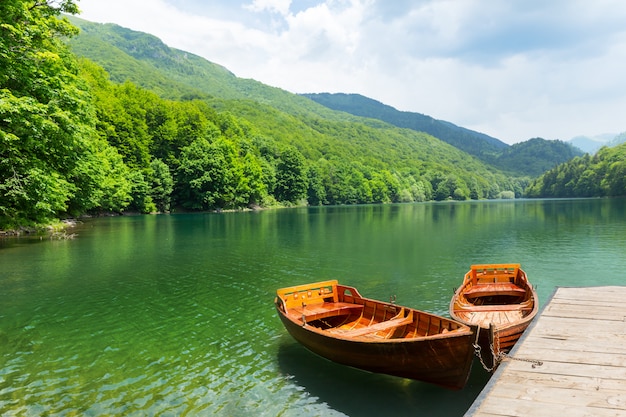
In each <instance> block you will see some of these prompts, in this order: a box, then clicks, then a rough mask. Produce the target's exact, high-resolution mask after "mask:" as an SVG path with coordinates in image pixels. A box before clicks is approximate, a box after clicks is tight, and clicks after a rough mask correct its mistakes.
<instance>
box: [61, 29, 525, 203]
mask: <svg viewBox="0 0 626 417" xmlns="http://www.w3.org/2000/svg"><path fill="white" fill-rule="evenodd" d="M73 21H74V22H75V23H76V24H77V25H78V26H79V27H80V28H81V34H80V35H79V36H78V37H76V38H75V39H73V40H72V41H71V43H70V45H71V47H72V49H73V51H74V52H75V53H76V54H77V55H79V56H84V57H87V58H89V59H90V60H92V61H94V62H96V63H98V64H99V65H101V66H102V67H103V68H105V69H106V70H107V72H108V73H109V74H110V76H111V79H112V80H115V81H117V82H122V81H126V80H128V81H131V82H133V83H135V84H137V85H140V86H142V87H144V88H147V89H149V90H151V91H154V92H156V93H157V94H159V95H161V96H162V97H168V98H179V99H184V98H185V97H186V94H189V92H188V90H187V89H195V90H194V97H199V98H205V101H206V102H208V103H209V104H210V105H211V106H212V107H214V108H215V109H217V110H218V111H220V112H224V111H228V112H229V113H231V114H233V115H235V116H236V117H241V118H243V119H244V120H246V121H247V122H249V123H250V125H251V126H252V127H253V128H254V130H255V131H256V133H257V134H258V135H260V136H264V137H266V138H270V139H271V140H274V141H277V142H279V143H286V144H289V145H292V146H294V147H296V148H297V149H298V151H300V152H301V153H302V154H303V155H304V156H305V158H306V159H307V161H309V162H311V163H317V162H318V161H319V160H320V159H324V160H329V159H331V160H332V159H337V160H339V161H341V165H346V164H351V165H355V166H359V168H357V170H359V171H368V170H371V169H372V168H373V169H375V170H384V169H387V170H393V171H394V172H396V173H398V172H400V171H403V172H415V173H416V174H417V175H420V176H421V175H424V174H426V173H428V174H429V175H430V176H431V177H437V176H445V175H447V174H455V175H457V176H459V177H460V179H461V181H462V183H463V184H462V188H465V189H466V190H469V185H468V183H469V184H474V186H475V187H476V184H479V186H480V189H476V190H474V195H475V196H477V197H478V198H489V197H495V196H497V195H498V194H499V193H500V192H501V191H516V192H517V193H518V194H520V193H521V187H522V185H523V184H520V183H519V182H518V181H517V180H514V179H512V178H509V177H508V176H506V175H504V174H499V173H497V170H494V169H491V168H488V167H486V166H484V164H481V163H480V162H478V161H477V160H475V159H474V158H472V157H470V156H468V155H467V154H466V153H464V152H460V151H459V150H458V149H455V148H453V147H450V146H448V145H447V144H445V143H443V142H441V141H439V140H436V139H434V138H432V137H430V136H429V135H425V134H423V133H416V132H413V131H410V130H407V129H397V128H396V127H394V126H392V125H390V124H386V123H383V122H380V121H376V120H372V119H367V118H360V117H355V116H353V115H349V114H345V113H342V112H336V111H331V110H329V109H328V108H326V107H324V106H321V105H318V104H316V103H314V102H312V101H311V100H308V99H307V98H305V97H301V96H298V95H295V94H291V93H289V92H287V91H284V90H281V89H278V88H274V87H269V86H266V85H264V84H262V83H259V82H257V81H254V80H248V79H241V78H238V77H236V76H234V75H233V74H232V73H230V72H229V71H227V70H226V69H224V68H223V67H221V66H219V65H216V64H214V63H211V62H209V61H207V60H204V59H202V58H200V57H197V56H195V55H193V54H190V53H187V52H183V51H179V50H176V49H174V48H169V47H167V46H165V45H164V44H163V43H162V42H161V41H160V40H159V39H157V38H156V37H154V36H151V35H147V34H143V33H139V32H135V31H132V30H129V29H125V28H121V27H119V26H117V25H111V24H106V25H102V24H94V23H91V22H86V21H81V20H78V19H75V20H73ZM118 56H123V57H124V58H123V60H122V59H113V58H111V57H118ZM126 61H130V62H134V64H133V65H134V67H138V66H139V65H140V64H141V65H142V67H141V70H140V71H137V70H135V71H127V70H125V68H127V67H128V65H123V66H121V65H120V62H126ZM164 78H166V79H169V80H171V83H170V84H169V88H165V87H164V86H165V85H166V84H164V83H163V82H162V80H163V79H164ZM346 169H347V168H346ZM353 169H354V167H351V168H350V169H347V170H348V171H352V170H353ZM362 173H363V174H364V175H366V176H368V175H371V174H370V173H368V172H362ZM411 181H412V180H411ZM435 183H437V180H435ZM488 184H493V185H488ZM427 188H429V187H427ZM491 188H493V190H492V191H488V189H491ZM426 197H429V196H428V195H426ZM447 197H449V196H447ZM467 197H468V198H469V197H470V194H469V191H468V192H467ZM430 198H432V196H430ZM333 202H340V201H335V200H333Z"/></svg>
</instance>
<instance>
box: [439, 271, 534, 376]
mask: <svg viewBox="0 0 626 417" xmlns="http://www.w3.org/2000/svg"><path fill="white" fill-rule="evenodd" d="M477 270H479V271H480V270H482V271H490V273H491V274H492V275H493V276H488V277H487V278H488V280H490V281H491V280H493V282H489V283H487V284H485V283H484V282H483V283H482V284H485V287H484V289H479V288H481V282H480V280H479V279H477V278H476V275H477V273H476V271H477ZM502 270H506V271H511V270H513V271H514V272H513V273H508V275H509V278H508V279H509V281H507V280H506V279H504V278H503V277H502V276H504V275H506V274H500V272H499V271H502ZM479 275H480V274H479ZM499 275H502V276H499ZM480 279H484V278H483V277H480ZM509 284H513V285H509ZM499 288H500V290H499ZM472 291H473V292H474V293H475V294H478V295H477V296H476V297H474V298H472V297H470V296H469V294H470V293H471V292H472ZM498 291H500V292H498ZM494 300H496V301H494ZM483 303H487V304H483ZM489 303H491V304H489ZM538 307H539V302H538V298H537V293H536V291H535V290H534V288H533V287H532V285H531V284H530V283H529V282H528V279H527V277H526V273H525V272H524V271H523V270H521V269H520V268H519V265H518V264H493V265H472V267H471V269H470V271H469V272H468V273H467V274H466V275H465V277H464V280H463V284H462V285H461V287H459V288H458V289H457V290H456V291H455V294H454V296H453V297H452V300H451V301H450V316H451V317H452V318H453V319H454V320H457V321H459V322H461V323H464V324H466V325H468V326H476V328H477V332H478V345H479V346H480V353H481V359H482V361H483V363H484V364H485V365H486V366H487V367H489V368H493V367H494V366H495V365H497V362H498V357H499V356H501V354H504V353H507V352H508V351H510V350H511V348H513V346H514V345H515V343H516V342H517V341H518V339H519V338H520V337H521V336H522V334H523V333H524V331H525V330H526V328H527V327H528V326H529V325H530V323H531V322H532V320H533V319H534V318H535V316H536V315H537V312H538Z"/></svg>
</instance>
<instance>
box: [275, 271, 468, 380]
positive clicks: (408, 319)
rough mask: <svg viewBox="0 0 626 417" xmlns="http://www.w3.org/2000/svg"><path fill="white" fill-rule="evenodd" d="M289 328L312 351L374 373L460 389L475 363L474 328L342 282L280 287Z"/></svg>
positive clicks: (278, 307) (282, 315)
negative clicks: (364, 294)
mask: <svg viewBox="0 0 626 417" xmlns="http://www.w3.org/2000/svg"><path fill="white" fill-rule="evenodd" d="M276 295H277V296H276V299H275V300H274V303H275V305H276V310H277V311H278V316H279V317H280V319H281V320H282V322H283V324H284V326H285V328H286V329H287V331H288V332H289V333H290V334H291V336H293V338H294V339H296V340H297V341H298V342H300V343H301V344H302V345H304V346H305V347H306V348H308V349H309V350H311V351H312V352H314V353H316V354H318V355H320V356H322V357H324V358H326V359H329V360H331V361H334V362H337V363H340V364H343V365H348V366H352V367H354V368H359V369H363V370H366V371H370V372H377V373H383V374H388V375H394V376H398V377H403V378H410V379H415V380H419V381H425V382H429V383H433V384H437V385H440V386H444V387H446V388H451V389H460V388H463V386H464V385H465V383H466V382H467V378H468V376H469V372H470V369H471V365H472V359H473V353H474V349H473V346H472V343H473V342H474V333H473V331H472V329H471V328H470V327H469V326H466V325H464V324H461V323H458V322H455V321H453V320H450V319H447V318H444V317H440V316H436V315H434V314H430V313H426V312H423V311H419V310H415V309H412V308H408V307H402V306H399V305H396V304H395V303H391V302H390V303H386V302H382V301H376V300H371V299H368V298H364V297H362V296H361V295H360V294H359V292H358V291H357V290H356V288H353V287H348V286H345V285H340V284H339V283H338V282H337V281H336V280H331V281H325V282H318V283H313V284H307V285H299V286H295V287H288V288H282V289H279V290H277V291H276Z"/></svg>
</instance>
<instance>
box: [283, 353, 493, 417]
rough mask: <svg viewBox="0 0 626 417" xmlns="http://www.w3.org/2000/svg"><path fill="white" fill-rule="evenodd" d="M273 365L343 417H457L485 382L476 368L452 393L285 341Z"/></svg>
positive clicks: (309, 394)
mask: <svg viewBox="0 0 626 417" xmlns="http://www.w3.org/2000/svg"><path fill="white" fill-rule="evenodd" d="M278 364H279V366H280V370H281V372H283V373H284V374H285V375H287V376H289V377H291V378H292V379H291V381H292V383H294V384H296V385H298V386H301V387H302V388H303V389H304V390H305V392H306V393H307V396H312V397H314V398H317V402H318V403H319V404H321V405H324V404H327V405H328V406H329V407H330V409H332V410H336V411H340V412H342V413H344V414H346V415H349V416H371V415H394V416H415V415H428V416H452V415H462V414H463V413H464V412H465V411H466V410H467V409H468V408H469V407H470V406H471V404H472V402H473V400H474V398H475V397H476V395H477V394H478V392H479V391H480V389H482V387H483V386H484V384H485V383H486V381H487V378H488V375H487V374H486V373H485V372H484V370H482V368H481V369H479V370H476V369H473V370H472V375H471V377H470V381H469V382H468V385H467V387H466V388H465V389H463V390H461V391H452V390H448V389H445V388H440V387H437V386H435V385H431V384H426V383H423V382H418V381H412V380H408V379H403V378H396V377H392V376H387V375H379V374H373V373H369V372H365V371H361V370H358V369H354V368H349V367H345V366H341V365H337V364H335V363H333V362H330V361H328V360H326V359H323V358H321V357H319V356H317V355H315V354H313V353H311V352H309V351H307V350H306V349H305V348H303V347H302V346H300V345H298V344H296V343H292V342H291V341H283V342H282V343H281V344H280V346H279V350H278ZM477 371H478V372H477ZM311 415H313V414H311Z"/></svg>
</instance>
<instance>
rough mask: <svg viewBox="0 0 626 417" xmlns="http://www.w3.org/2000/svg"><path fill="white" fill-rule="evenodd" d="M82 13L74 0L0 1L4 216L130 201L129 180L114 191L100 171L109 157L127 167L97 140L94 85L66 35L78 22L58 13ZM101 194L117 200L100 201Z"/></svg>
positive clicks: (44, 216)
mask: <svg viewBox="0 0 626 417" xmlns="http://www.w3.org/2000/svg"><path fill="white" fill-rule="evenodd" d="M77 12H78V9H77V7H76V4H75V3H74V2H73V1H72V0H58V1H47V2H46V1H39V2H33V1H24V0H12V1H3V2H0V51H2V52H1V53H0V155H2V157H0V197H1V198H0V201H1V203H0V214H2V215H3V216H5V221H4V223H9V222H13V223H19V222H21V221H26V222H46V221H48V220H50V219H52V218H54V217H56V216H59V215H63V214H65V213H71V212H74V210H76V211H78V212H84V210H88V209H91V208H94V207H97V206H98V205H101V203H104V204H105V205H108V206H111V207H113V206H115V207H117V208H123V206H124V202H125V200H126V197H127V195H125V194H124V193H125V191H126V190H125V188H124V185H125V184H126V183H125V180H122V181H121V184H120V187H118V188H117V191H119V192H120V193H121V194H118V193H114V194H113V195H112V194H110V193H109V191H110V190H107V183H108V179H109V178H110V177H108V176H107V175H108V174H105V175H104V176H103V177H101V176H100V174H103V171H102V170H101V167H102V165H103V161H104V162H105V163H108V162H111V163H113V164H115V167H114V168H121V170H122V171H123V167H122V166H119V165H117V162H118V161H117V160H116V159H115V157H114V153H112V152H110V150H109V149H107V148H106V146H103V145H104V144H102V143H100V142H99V141H98V139H97V136H96V132H95V129H94V127H95V118H94V115H95V112H94V109H93V106H92V105H91V97H90V95H89V90H88V88H87V86H86V84H85V83H84V82H83V80H82V79H81V78H80V77H79V71H78V65H77V63H76V61H75V59H74V57H73V56H72V55H71V53H70V52H69V50H68V49H67V47H66V46H65V44H64V43H63V42H62V41H61V38H62V37H67V36H72V35H74V34H76V33H77V29H76V28H75V27H74V26H72V25H71V24H70V23H69V21H68V20H67V19H66V18H60V14H61V13H77ZM97 155H101V156H104V159H103V160H100V158H99V157H98V156H97ZM117 172H120V171H119V170H118V171H117ZM93 176H95V177H93ZM114 176H115V175H114ZM96 177H97V179H96ZM122 177H124V175H122ZM124 178H127V177H124ZM99 197H101V198H103V199H105V200H106V198H107V197H111V200H109V201H98V200H97V199H98V198H99ZM114 197H117V198H114ZM7 219H9V220H7ZM10 219H12V220H10Z"/></svg>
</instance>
